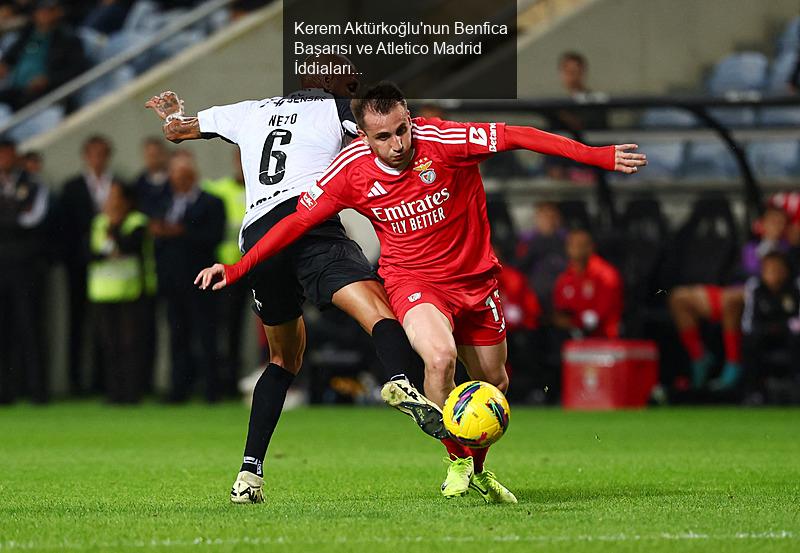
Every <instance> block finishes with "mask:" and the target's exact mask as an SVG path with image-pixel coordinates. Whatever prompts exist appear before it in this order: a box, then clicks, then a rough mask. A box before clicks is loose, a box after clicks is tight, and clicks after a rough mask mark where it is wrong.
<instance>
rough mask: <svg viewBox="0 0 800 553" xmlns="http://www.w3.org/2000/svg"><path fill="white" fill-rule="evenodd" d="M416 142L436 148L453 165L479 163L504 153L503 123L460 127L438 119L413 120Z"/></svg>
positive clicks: (463, 125) (455, 123)
mask: <svg viewBox="0 0 800 553" xmlns="http://www.w3.org/2000/svg"><path fill="white" fill-rule="evenodd" d="M413 124H414V126H413V128H412V134H413V136H414V139H415V140H420V141H423V142H428V143H432V144H435V145H436V146H438V148H439V149H440V150H441V151H442V153H443V154H444V156H445V157H446V158H447V160H448V161H450V162H451V163H453V164H455V165H472V164H477V163H480V162H481V161H483V160H485V159H487V158H488V157H490V156H491V155H492V154H495V153H497V152H501V151H503V150H505V149H506V139H505V128H506V125H505V123H461V122H456V121H443V120H441V119H436V118H431V119H425V118H421V117H418V118H416V119H414V122H413Z"/></svg>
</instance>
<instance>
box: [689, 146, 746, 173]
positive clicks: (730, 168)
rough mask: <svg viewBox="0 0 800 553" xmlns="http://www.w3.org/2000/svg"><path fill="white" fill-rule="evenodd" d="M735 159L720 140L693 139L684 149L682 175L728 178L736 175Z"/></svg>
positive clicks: (737, 170) (737, 171)
mask: <svg viewBox="0 0 800 553" xmlns="http://www.w3.org/2000/svg"><path fill="white" fill-rule="evenodd" d="M738 173H739V169H738V167H737V165H736V159H735V158H734V157H733V154H732V153H731V151H730V150H729V149H728V146H727V145H726V144H725V143H724V142H722V141H720V140H694V141H691V142H689V145H688V147H687V149H686V164H685V166H684V176H685V177H687V178H694V179H730V178H733V177H735V176H736V175H738Z"/></svg>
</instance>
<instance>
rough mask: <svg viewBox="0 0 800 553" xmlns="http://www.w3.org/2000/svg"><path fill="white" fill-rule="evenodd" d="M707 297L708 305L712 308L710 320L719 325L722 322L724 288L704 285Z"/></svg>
mask: <svg viewBox="0 0 800 553" xmlns="http://www.w3.org/2000/svg"><path fill="white" fill-rule="evenodd" d="M703 289H704V290H705V293H706V296H707V297H708V305H709V307H710V308H711V315H710V316H709V320H710V321H711V322H712V323H719V322H721V321H722V286H714V285H710V284H706V285H703Z"/></svg>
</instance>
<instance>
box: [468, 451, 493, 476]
mask: <svg viewBox="0 0 800 553" xmlns="http://www.w3.org/2000/svg"><path fill="white" fill-rule="evenodd" d="M469 452H470V454H471V455H472V462H473V463H474V465H475V472H483V462H484V461H485V460H486V454H487V453H489V448H488V447H482V448H480V449H478V448H475V447H471V448H469Z"/></svg>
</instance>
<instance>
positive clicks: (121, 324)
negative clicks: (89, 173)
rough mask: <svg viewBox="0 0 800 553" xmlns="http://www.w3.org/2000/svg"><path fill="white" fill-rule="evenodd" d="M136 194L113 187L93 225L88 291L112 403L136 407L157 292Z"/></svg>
mask: <svg viewBox="0 0 800 553" xmlns="http://www.w3.org/2000/svg"><path fill="white" fill-rule="evenodd" d="M133 200H134V198H133V191H132V190H128V189H126V187H124V186H123V185H122V184H120V183H119V182H115V183H113V184H112V185H111V188H110V190H109V194H108V199H107V200H106V203H105V206H104V208H103V212H102V213H100V214H99V215H97V216H95V217H94V219H93V221H92V230H91V238H90V253H91V261H90V263H89V270H88V281H87V291H88V299H89V301H90V302H91V304H92V316H93V320H94V325H95V336H97V338H98V346H99V348H98V349H99V351H100V361H101V365H102V370H103V371H104V373H105V379H104V381H105V383H106V385H105V388H106V392H107V397H108V400H109V401H110V402H111V403H137V402H138V401H139V400H140V399H141V396H142V392H143V390H144V388H145V386H144V382H143V380H144V378H145V377H146V375H147V374H148V371H147V368H146V364H147V363H148V362H149V360H148V359H146V358H145V352H146V351H147V349H146V347H145V343H144V340H145V339H147V335H146V329H145V327H144V326H143V325H142V315H143V313H142V309H141V308H142V303H141V301H142V299H143V298H144V297H146V296H147V295H148V294H152V293H153V292H154V291H155V286H156V280H155V260H154V258H153V242H152V239H151V237H150V236H149V235H148V232H147V218H146V217H145V216H144V214H142V213H139V212H137V211H134V209H133Z"/></svg>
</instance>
